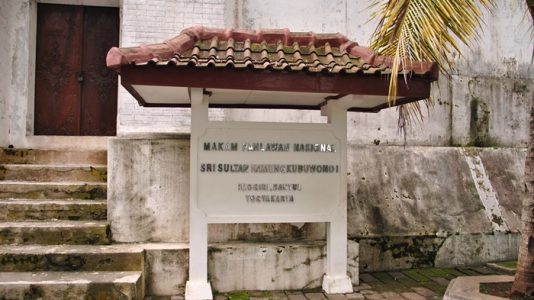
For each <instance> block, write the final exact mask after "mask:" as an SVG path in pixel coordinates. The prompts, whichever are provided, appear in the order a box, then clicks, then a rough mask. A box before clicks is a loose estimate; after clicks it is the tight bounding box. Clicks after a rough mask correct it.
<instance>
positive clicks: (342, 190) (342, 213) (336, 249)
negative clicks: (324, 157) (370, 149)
mask: <svg viewBox="0 0 534 300" xmlns="http://www.w3.org/2000/svg"><path fill="white" fill-rule="evenodd" d="M321 114H322V115H323V116H326V117H327V118H328V123H329V124H331V125H332V127H333V129H334V132H335V134H336V136H337V138H338V139H339V141H340V145H339V149H338V151H339V155H340V161H341V162H340V164H341V165H340V166H339V169H340V177H341V178H340V184H339V195H340V197H342V199H340V200H341V201H339V202H338V203H340V204H339V206H338V207H337V208H336V214H335V217H333V218H332V220H331V221H330V222H328V223H327V232H326V270H325V271H326V274H325V276H324V277H323V290H324V291H325V292H326V293H328V294H338V293H352V282H351V280H350V277H349V276H348V275H347V199H346V197H347V109H346V107H345V105H344V103H343V102H342V101H339V100H333V101H332V100H331V101H329V102H328V103H327V104H326V105H325V106H323V107H322V109H321Z"/></svg>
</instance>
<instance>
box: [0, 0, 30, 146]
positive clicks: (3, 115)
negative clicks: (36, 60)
mask: <svg viewBox="0 0 534 300" xmlns="http://www.w3.org/2000/svg"><path fill="white" fill-rule="evenodd" d="M31 4H32V3H30V2H29V1H10V0H3V1H0V28H1V29H0V40H1V41H2V43H1V45H0V57H1V58H2V59H0V145H2V146H7V145H9V144H12V143H14V141H16V140H17V139H18V138H20V136H24V135H26V130H27V126H26V118H27V114H29V115H30V116H31V115H33V114H32V110H31V109H29V102H30V101H29V99H30V98H31V97H32V92H31V90H29V80H31V76H32V73H33V69H31V68H30V60H31V51H30V47H29V44H30V42H29V41H30V39H31V35H30V27H31V26H30V20H31V12H32V11H31Z"/></svg>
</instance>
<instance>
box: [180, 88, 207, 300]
mask: <svg viewBox="0 0 534 300" xmlns="http://www.w3.org/2000/svg"><path fill="white" fill-rule="evenodd" d="M208 121H209V120H208V100H207V99H204V95H203V90H202V89H199V88H192V89H191V146H190V151H191V152H190V156H189V161H190V167H189V168H190V169H189V174H190V178H189V180H190V183H189V280H188V281H187V283H186V285H185V299H187V300H203V299H213V294H212V292H211V285H210V283H209V282H208V223H207V220H206V218H205V216H204V213H202V211H200V210H199V208H198V200H197V199H198V198H197V196H198V193H197V191H198V182H197V178H198V177H197V172H198V166H197V164H198V159H197V156H198V149H197V147H198V139H199V137H200V136H201V135H202V134H203V132H204V130H205V129H206V127H207V124H208Z"/></svg>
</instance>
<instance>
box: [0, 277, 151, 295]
mask: <svg viewBox="0 0 534 300" xmlns="http://www.w3.org/2000/svg"><path fill="white" fill-rule="evenodd" d="M142 277H143V276H142V273H141V272H38V273H30V272H3V273H0V295H1V298H2V299H41V300H52V299H53V300H57V299H125V300H126V299H136V300H141V299H143V297H144V291H143V282H142V280H143V279H142Z"/></svg>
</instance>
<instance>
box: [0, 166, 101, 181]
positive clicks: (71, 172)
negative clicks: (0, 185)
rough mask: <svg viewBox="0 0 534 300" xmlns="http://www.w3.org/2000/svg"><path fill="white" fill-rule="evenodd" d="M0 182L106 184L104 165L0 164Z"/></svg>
mask: <svg viewBox="0 0 534 300" xmlns="http://www.w3.org/2000/svg"><path fill="white" fill-rule="evenodd" d="M0 180H20V181H89V182H106V180H107V166H106V165H24V164H0Z"/></svg>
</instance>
